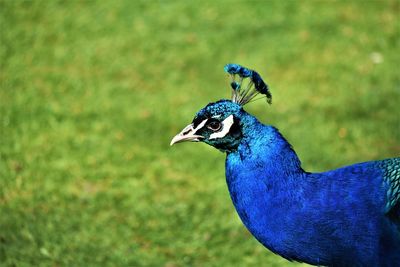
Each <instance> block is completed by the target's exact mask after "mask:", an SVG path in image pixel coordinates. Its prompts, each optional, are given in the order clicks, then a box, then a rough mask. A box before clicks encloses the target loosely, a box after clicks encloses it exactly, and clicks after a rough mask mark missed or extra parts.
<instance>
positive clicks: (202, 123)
mask: <svg viewBox="0 0 400 267" xmlns="http://www.w3.org/2000/svg"><path fill="white" fill-rule="evenodd" d="M207 121H208V119H205V120H203V121H202V122H200V123H199V125H197V127H196V129H194V130H193V132H194V133H195V132H197V130H198V129H201V128H203V126H204V125H205V124H206V122H207Z"/></svg>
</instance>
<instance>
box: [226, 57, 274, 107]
mask: <svg viewBox="0 0 400 267" xmlns="http://www.w3.org/2000/svg"><path fill="white" fill-rule="evenodd" d="M224 70H225V72H227V73H229V74H230V75H231V77H232V82H231V87H232V102H235V103H238V104H239V105H241V106H243V105H246V104H247V103H249V102H250V101H251V100H253V99H254V97H256V96H257V95H259V94H262V95H264V96H265V97H266V98H267V102H268V103H269V104H271V103H272V95H271V92H270V91H269V88H268V85H267V84H266V83H265V82H264V81H263V79H262V78H261V76H260V74H258V72H256V71H255V70H251V69H248V68H246V67H243V66H241V65H239V64H227V65H225V67H224ZM237 77H238V78H237ZM245 79H246V80H247V79H248V83H247V85H246V84H245V85H244V84H243V81H244V80H245ZM243 85H244V86H243Z"/></svg>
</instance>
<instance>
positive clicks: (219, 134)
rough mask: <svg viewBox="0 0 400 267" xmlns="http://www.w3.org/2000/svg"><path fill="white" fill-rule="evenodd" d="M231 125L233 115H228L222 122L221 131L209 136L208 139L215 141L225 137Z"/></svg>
mask: <svg viewBox="0 0 400 267" xmlns="http://www.w3.org/2000/svg"><path fill="white" fill-rule="evenodd" d="M232 125H233V115H229V116H228V117H226V119H225V120H224V121H223V122H222V127H221V130H220V131H219V132H216V133H213V134H211V135H210V137H209V138H208V139H217V138H223V137H225V135H227V134H228V133H229V130H230V129H231V127H232Z"/></svg>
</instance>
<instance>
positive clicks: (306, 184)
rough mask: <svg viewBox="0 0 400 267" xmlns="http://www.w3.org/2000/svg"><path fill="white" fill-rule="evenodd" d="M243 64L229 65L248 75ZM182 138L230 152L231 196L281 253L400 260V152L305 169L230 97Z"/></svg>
mask: <svg viewBox="0 0 400 267" xmlns="http://www.w3.org/2000/svg"><path fill="white" fill-rule="evenodd" d="M235 66H236V67H235ZM237 66H238V65H234V66H233V67H230V68H228V70H231V71H232V70H233V72H240V71H242V72H243V73H244V74H243V75H248V73H247V72H245V71H243V70H240V69H238V68H239V67H237ZM250 76H251V74H250ZM181 141H202V142H205V143H207V144H209V145H211V146H213V147H215V148H217V149H219V150H221V151H223V152H226V154H227V157H226V162H225V168H226V182H227V185H228V189H229V193H230V196H231V199H232V202H233V204H234V206H235V208H236V210H237V212H238V214H239V216H240V218H241V220H242V221H243V223H244V225H245V226H246V227H247V229H248V230H249V231H250V232H251V233H252V234H253V235H254V237H255V238H256V239H257V240H258V241H259V242H261V243H262V244H263V245H264V246H265V247H267V248H268V249H270V250H271V251H273V252H274V253H277V254H279V255H281V256H282V257H284V258H286V259H288V260H295V261H300V262H306V263H309V264H313V265H326V266H371V267H372V266H374V267H380V266H400V189H399V188H400V158H393V159H386V160H380V161H370V162H364V163H358V164H353V165H350V166H346V167H342V168H339V169H335V170H331V171H327V172H321V173H310V172H306V171H304V170H303V169H302V167H301V162H300V160H299V158H298V157H297V155H296V153H295V152H294V150H293V149H292V147H291V145H290V144H289V143H288V142H287V141H286V140H285V138H284V137H283V136H282V135H281V134H280V133H279V131H278V130H277V129H276V128H274V127H272V126H270V125H264V124H262V123H260V122H259V121H258V120H257V119H256V118H255V117H253V116H252V115H250V114H248V113H247V112H246V111H245V110H244V109H243V106H242V105H241V104H240V103H237V102H235V101H230V100H220V101H218V102H215V103H210V104H208V105H207V106H206V107H204V108H203V109H201V110H200V111H199V112H198V113H197V114H196V116H195V118H194V120H193V123H192V124H190V125H189V126H188V127H186V128H185V129H184V130H183V131H182V132H181V133H180V134H178V135H177V136H176V137H174V139H173V140H172V142H171V144H173V143H177V142H181Z"/></svg>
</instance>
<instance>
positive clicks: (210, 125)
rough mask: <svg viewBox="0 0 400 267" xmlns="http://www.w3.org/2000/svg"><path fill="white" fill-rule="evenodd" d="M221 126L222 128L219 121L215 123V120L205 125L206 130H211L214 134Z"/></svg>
mask: <svg viewBox="0 0 400 267" xmlns="http://www.w3.org/2000/svg"><path fill="white" fill-rule="evenodd" d="M221 126H222V124H221V123H220V122H219V121H217V120H213V121H210V122H209V123H208V124H207V128H208V129H210V130H212V131H214V132H216V131H218V130H219V129H221Z"/></svg>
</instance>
